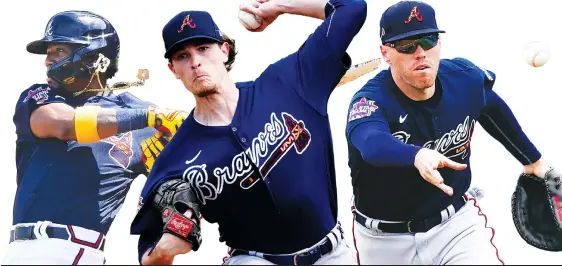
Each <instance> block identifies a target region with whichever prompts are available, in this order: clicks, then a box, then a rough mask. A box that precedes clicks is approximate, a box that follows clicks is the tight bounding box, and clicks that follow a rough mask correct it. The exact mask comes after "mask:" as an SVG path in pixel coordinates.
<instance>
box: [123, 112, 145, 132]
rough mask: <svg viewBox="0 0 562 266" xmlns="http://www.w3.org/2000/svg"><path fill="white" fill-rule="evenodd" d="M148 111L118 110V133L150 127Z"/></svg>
mask: <svg viewBox="0 0 562 266" xmlns="http://www.w3.org/2000/svg"><path fill="white" fill-rule="evenodd" d="M147 117H148V111H147V110H146V109H118V110H117V113H116V118H117V133H125V132H129V131H133V130H137V129H141V128H145V127H148V118H147Z"/></svg>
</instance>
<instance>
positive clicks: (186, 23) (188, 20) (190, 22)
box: [178, 15, 197, 33]
mask: <svg viewBox="0 0 562 266" xmlns="http://www.w3.org/2000/svg"><path fill="white" fill-rule="evenodd" d="M185 26H188V27H190V28H192V29H195V27H197V25H195V24H193V19H192V18H190V17H189V15H187V16H185V18H184V19H183V22H182V23H181V28H180V29H179V30H178V33H180V32H182V31H183V28H184V27H185Z"/></svg>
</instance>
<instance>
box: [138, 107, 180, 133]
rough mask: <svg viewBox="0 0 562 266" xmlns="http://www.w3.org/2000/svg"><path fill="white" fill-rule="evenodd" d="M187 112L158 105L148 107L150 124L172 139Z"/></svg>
mask: <svg viewBox="0 0 562 266" xmlns="http://www.w3.org/2000/svg"><path fill="white" fill-rule="evenodd" d="M187 115H188V114H187V112H185V111H180V110H170V109H163V108H156V107H152V106H151V107H149V108H148V126H149V127H153V128H156V130H158V131H160V132H162V134H163V136H164V137H167V138H168V139H171V138H172V137H173V136H174V135H175V134H176V131H177V130H178V128H179V127H180V126H181V124H182V123H183V121H184V120H185V118H187Z"/></svg>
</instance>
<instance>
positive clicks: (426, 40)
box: [386, 34, 439, 54]
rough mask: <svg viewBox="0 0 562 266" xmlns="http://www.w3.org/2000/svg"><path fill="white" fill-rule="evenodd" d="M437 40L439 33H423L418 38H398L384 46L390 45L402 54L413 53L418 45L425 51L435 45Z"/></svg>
mask: <svg viewBox="0 0 562 266" xmlns="http://www.w3.org/2000/svg"><path fill="white" fill-rule="evenodd" d="M438 40H439V35H437V34H432V35H425V36H422V37H420V38H418V39H414V40H411V39H408V40H398V41H396V42H393V43H387V44H386V46H390V47H392V48H394V49H396V51H398V52H399V53H403V54H413V53H415V52H416V50H417V49H418V45H419V46H421V48H422V49H423V50H424V51H427V50H429V49H431V48H433V47H435V46H436V45H437V41H438Z"/></svg>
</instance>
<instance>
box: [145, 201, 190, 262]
mask: <svg viewBox="0 0 562 266" xmlns="http://www.w3.org/2000/svg"><path fill="white" fill-rule="evenodd" d="M184 215H185V216H186V217H188V218H191V215H193V212H192V211H191V210H187V211H186V212H185V213H184ZM192 249H193V245H192V244H191V243H189V242H187V241H185V240H183V239H181V238H179V237H177V236H175V235H173V234H170V233H164V234H163V235H162V237H161V238H160V240H159V241H158V243H157V244H156V246H155V247H154V251H153V252H152V254H151V255H150V256H149V257H153V256H154V257H153V259H152V260H150V261H152V262H155V263H156V264H160V263H162V262H173V260H174V257H175V256H177V255H182V254H186V253H188V252H190V251H191V250H192ZM166 264H172V263H166Z"/></svg>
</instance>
